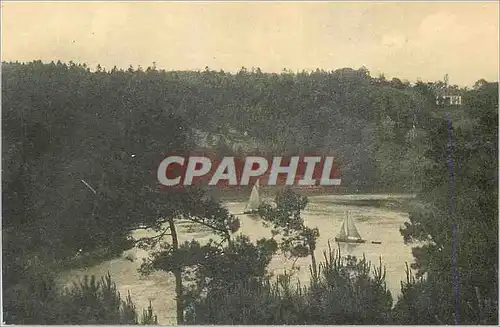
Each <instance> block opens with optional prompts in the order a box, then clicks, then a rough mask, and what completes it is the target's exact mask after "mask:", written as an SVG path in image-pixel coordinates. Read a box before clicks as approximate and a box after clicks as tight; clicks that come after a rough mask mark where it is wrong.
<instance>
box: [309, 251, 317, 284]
mask: <svg viewBox="0 0 500 327" xmlns="http://www.w3.org/2000/svg"><path fill="white" fill-rule="evenodd" d="M309 249H310V251H311V261H312V269H313V274H314V280H316V279H317V278H318V268H317V266H316V256H315V255H314V250H315V246H309Z"/></svg>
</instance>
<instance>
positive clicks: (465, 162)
mask: <svg viewBox="0 0 500 327" xmlns="http://www.w3.org/2000/svg"><path fill="white" fill-rule="evenodd" d="M464 102H465V103H466V107H465V108H464V111H463V115H462V117H460V119H456V120H451V119H450V118H448V120H445V119H446V116H445V117H443V116H439V115H436V118H435V120H434V122H433V123H432V125H431V126H429V134H428V137H427V143H428V144H429V146H428V148H427V150H426V152H425V156H426V157H427V158H428V159H429V160H430V162H431V165H429V166H428V167H426V169H425V170H424V185H423V188H422V191H421V193H420V194H419V199H418V200H419V203H417V204H416V205H415V207H414V208H413V210H412V211H411V212H410V221H409V222H408V223H406V226H405V227H404V228H403V229H402V231H401V232H402V234H403V236H404V238H405V240H406V241H407V242H420V243H423V244H422V245H420V246H418V247H416V248H414V250H413V253H414V256H415V259H416V262H415V264H414V265H413V267H414V268H416V269H418V276H424V275H425V276H426V278H425V280H422V281H419V282H417V283H413V284H412V283H409V284H410V285H413V286H412V287H409V288H408V291H407V292H412V294H414V295H415V296H408V297H406V296H405V297H404V299H403V300H404V302H406V304H404V305H405V306H406V307H413V308H414V310H421V311H429V314H428V315H427V316H429V317H431V318H430V319H431V320H432V319H439V320H440V321H442V322H444V323H455V322H457V321H458V322H460V323H467V324H475V323H479V322H480V319H479V309H478V305H479V304H480V303H482V302H483V300H484V299H486V301H490V302H491V303H493V304H494V305H493V307H492V312H489V313H487V315H486V316H488V317H490V318H489V320H488V319H487V321H488V323H493V324H496V323H497V319H498V316H497V312H498V309H497V308H498V301H497V299H498V184H497V183H498V160H497V158H498V132H497V128H498V83H487V84H484V83H483V84H482V86H481V87H478V88H477V89H476V90H471V91H468V92H467V93H465V94H464ZM443 118H445V119H443ZM454 258H456V259H454ZM476 289H477V291H476ZM477 292H479V293H480V294H481V297H480V299H481V300H480V301H479V300H478V296H477ZM437 299H439V300H437ZM426 301H427V302H426ZM429 301H436V302H434V304H433V305H429V303H430V302H429ZM419 302H424V303H419ZM474 306H476V307H475V308H474ZM415 316H416V317H417V316H418V317H422V315H421V314H420V313H418V312H417V313H415ZM483 316H484V315H483ZM434 317H438V318H434ZM420 319H421V318H420ZM484 319H486V318H484ZM422 323H432V322H430V321H423V322H422ZM434 323H436V320H434Z"/></svg>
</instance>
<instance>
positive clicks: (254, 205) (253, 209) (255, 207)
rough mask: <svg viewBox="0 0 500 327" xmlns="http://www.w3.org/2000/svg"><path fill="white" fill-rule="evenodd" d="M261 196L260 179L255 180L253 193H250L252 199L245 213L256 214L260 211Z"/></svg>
mask: <svg viewBox="0 0 500 327" xmlns="http://www.w3.org/2000/svg"><path fill="white" fill-rule="evenodd" d="M259 206H260V197H259V180H257V181H256V182H255V184H254V185H253V188H252V193H251V194H250V199H249V200H248V203H247V205H246V207H245V211H243V214H245V215H255V214H257V213H258V211H259Z"/></svg>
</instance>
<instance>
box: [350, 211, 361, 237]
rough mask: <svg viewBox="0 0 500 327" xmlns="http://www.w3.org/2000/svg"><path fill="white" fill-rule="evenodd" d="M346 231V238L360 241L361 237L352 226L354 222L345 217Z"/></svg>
mask: <svg viewBox="0 0 500 327" xmlns="http://www.w3.org/2000/svg"><path fill="white" fill-rule="evenodd" d="M346 225H347V226H346V229H347V237H348V238H350V239H361V235H359V232H358V229H357V228H356V226H355V225H354V222H353V221H352V219H350V218H349V216H347V224H346Z"/></svg>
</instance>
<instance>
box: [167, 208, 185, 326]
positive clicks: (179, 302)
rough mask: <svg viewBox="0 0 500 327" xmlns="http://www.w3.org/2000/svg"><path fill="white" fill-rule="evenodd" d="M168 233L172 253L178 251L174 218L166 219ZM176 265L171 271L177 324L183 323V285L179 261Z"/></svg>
mask: <svg viewBox="0 0 500 327" xmlns="http://www.w3.org/2000/svg"><path fill="white" fill-rule="evenodd" d="M168 225H169V227H170V233H171V235H172V249H173V253H174V255H176V254H177V253H178V251H179V241H178V239H177V232H176V230H175V224H174V218H173V217H171V218H169V219H168ZM177 265H178V266H177V267H175V269H174V270H173V271H172V272H173V273H174V276H175V294H176V298H175V302H176V306H177V325H183V324H184V303H183V287H182V268H181V264H180V262H177Z"/></svg>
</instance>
